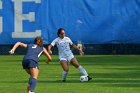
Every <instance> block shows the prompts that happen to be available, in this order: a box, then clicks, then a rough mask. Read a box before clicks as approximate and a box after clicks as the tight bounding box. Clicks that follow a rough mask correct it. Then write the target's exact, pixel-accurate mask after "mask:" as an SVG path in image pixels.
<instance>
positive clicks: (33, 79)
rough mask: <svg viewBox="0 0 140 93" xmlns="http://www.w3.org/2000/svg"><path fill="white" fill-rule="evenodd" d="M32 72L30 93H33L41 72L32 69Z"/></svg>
mask: <svg viewBox="0 0 140 93" xmlns="http://www.w3.org/2000/svg"><path fill="white" fill-rule="evenodd" d="M30 72H31V77H30V80H29V84H30V91H31V92H33V91H34V89H35V87H36V84H37V78H38V74H39V70H38V68H30Z"/></svg>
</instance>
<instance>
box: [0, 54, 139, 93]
mask: <svg viewBox="0 0 140 93" xmlns="http://www.w3.org/2000/svg"><path fill="white" fill-rule="evenodd" d="M76 57H77V59H78V61H79V63H80V64H81V65H82V66H83V67H84V68H85V69H86V70H87V72H88V73H89V74H90V76H91V77H93V80H92V81H90V82H83V83H81V82H80V81H79V77H80V76H81V74H80V73H79V71H78V70H77V69H75V68H74V67H72V66H71V65H69V69H70V70H69V74H68V77H67V82H65V83H62V82H61V73H62V68H61V66H60V65H59V63H58V56H52V58H53V61H52V62H51V63H50V64H49V65H48V64H46V63H45V57H44V56H42V57H41V59H40V62H39V68H40V74H39V78H38V84H37V87H36V89H35V93H140V92H139V91H140V55H86V56H82V57H81V56H76ZM22 58H23V56H18V55H13V56H11V55H7V56H0V93H26V85H27V82H28V77H29V76H28V75H27V74H26V73H25V71H24V70H23V69H22V66H21V60H22Z"/></svg>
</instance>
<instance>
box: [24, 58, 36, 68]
mask: <svg viewBox="0 0 140 93" xmlns="http://www.w3.org/2000/svg"><path fill="white" fill-rule="evenodd" d="M22 67H23V69H29V68H38V62H36V61H34V60H31V59H27V60H23V61H22Z"/></svg>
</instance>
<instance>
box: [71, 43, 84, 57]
mask: <svg viewBox="0 0 140 93" xmlns="http://www.w3.org/2000/svg"><path fill="white" fill-rule="evenodd" d="M71 46H72V48H74V49H76V50H78V51H79V53H80V55H83V54H84V52H83V51H82V50H81V49H79V48H78V47H77V46H76V45H75V44H72V45H71Z"/></svg>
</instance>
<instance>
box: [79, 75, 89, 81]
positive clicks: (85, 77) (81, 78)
mask: <svg viewBox="0 0 140 93" xmlns="http://www.w3.org/2000/svg"><path fill="white" fill-rule="evenodd" d="M80 81H81V82H86V81H88V77H87V76H81V77H80Z"/></svg>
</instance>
